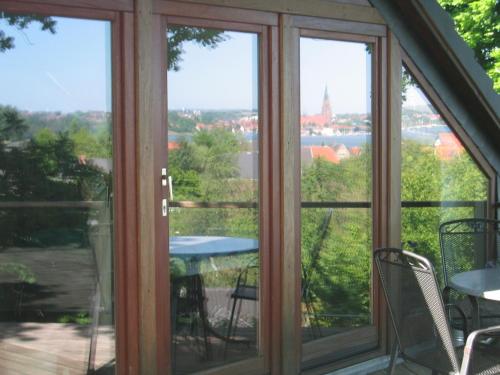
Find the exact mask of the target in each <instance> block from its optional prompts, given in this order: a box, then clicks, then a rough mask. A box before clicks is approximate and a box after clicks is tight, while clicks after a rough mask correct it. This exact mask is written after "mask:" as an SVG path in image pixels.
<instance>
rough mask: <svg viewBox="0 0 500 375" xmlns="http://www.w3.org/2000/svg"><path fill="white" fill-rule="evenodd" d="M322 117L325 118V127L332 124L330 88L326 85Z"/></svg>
mask: <svg viewBox="0 0 500 375" xmlns="http://www.w3.org/2000/svg"><path fill="white" fill-rule="evenodd" d="M321 115H322V116H323V117H324V118H325V120H326V123H325V125H327V126H330V125H331V124H332V115H333V114H332V107H331V105H330V97H329V96H328V87H327V86H326V85H325V95H324V96H323V105H322V106H321Z"/></svg>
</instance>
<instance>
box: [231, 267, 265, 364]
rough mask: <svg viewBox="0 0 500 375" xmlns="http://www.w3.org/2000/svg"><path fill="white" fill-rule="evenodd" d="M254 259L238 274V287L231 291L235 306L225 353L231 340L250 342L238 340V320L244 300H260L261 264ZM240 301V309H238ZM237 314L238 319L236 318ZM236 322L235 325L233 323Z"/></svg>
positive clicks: (232, 309) (232, 311) (232, 310)
mask: <svg viewBox="0 0 500 375" xmlns="http://www.w3.org/2000/svg"><path fill="white" fill-rule="evenodd" d="M255 263H256V262H255V261H252V262H251V264H250V265H249V266H247V267H246V268H245V269H243V270H242V271H241V272H240V274H239V275H238V280H237V281H236V287H235V288H234V291H233V292H232V293H231V299H232V300H233V306H232V308H231V315H230V318H229V322H228V326H227V334H226V346H225V349H224V355H225V354H226V352H227V345H228V344H229V343H230V342H245V343H249V341H248V340H236V339H235V338H234V337H235V336H236V329H237V328H238V321H239V319H240V313H241V306H242V304H243V301H254V302H256V301H258V300H259V287H258V282H259V266H258V265H257V264H255ZM238 302H239V307H238V311H236V308H237V305H238ZM235 314H236V320H235ZM233 323H234V325H233Z"/></svg>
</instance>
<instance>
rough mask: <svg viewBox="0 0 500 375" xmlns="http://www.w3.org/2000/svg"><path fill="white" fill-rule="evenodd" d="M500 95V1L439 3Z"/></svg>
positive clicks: (451, 1)
mask: <svg viewBox="0 0 500 375" xmlns="http://www.w3.org/2000/svg"><path fill="white" fill-rule="evenodd" d="M438 2H439V4H441V6H442V7H443V8H444V9H445V10H446V11H447V12H448V13H449V14H450V15H451V16H452V17H453V20H454V21H455V26H456V29H457V31H458V33H459V34H460V36H461V37H462V38H463V39H464V40H465V41H466V42H467V44H468V45H469V46H470V47H471V48H472V49H473V50H474V54H475V55H476V59H477V61H478V62H479V63H480V64H481V65H482V66H483V68H484V69H485V70H486V72H487V73H488V74H489V76H490V77H491V79H492V80H493V86H494V88H495V90H496V91H497V92H498V93H500V1H499V0H438Z"/></svg>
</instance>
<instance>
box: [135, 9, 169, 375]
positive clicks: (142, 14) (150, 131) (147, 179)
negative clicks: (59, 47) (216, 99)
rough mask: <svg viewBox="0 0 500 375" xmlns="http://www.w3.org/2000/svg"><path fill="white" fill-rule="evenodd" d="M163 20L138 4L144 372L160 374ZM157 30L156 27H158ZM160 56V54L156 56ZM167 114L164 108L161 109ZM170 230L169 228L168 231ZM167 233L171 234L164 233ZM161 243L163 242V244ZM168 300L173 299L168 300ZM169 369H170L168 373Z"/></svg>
mask: <svg viewBox="0 0 500 375" xmlns="http://www.w3.org/2000/svg"><path fill="white" fill-rule="evenodd" d="M157 18H159V16H153V0H136V1H135V27H136V34H135V35H136V55H135V61H136V106H137V108H136V111H137V124H136V134H137V181H138V196H139V199H138V202H139V217H138V224H139V228H138V234H139V241H138V248H139V249H138V252H139V256H138V261H139V355H140V358H139V360H140V373H141V374H143V375H150V374H151V375H156V374H158V373H159V370H160V369H159V368H158V367H159V366H158V363H159V362H158V355H159V340H160V339H162V337H161V333H159V332H158V328H159V327H158V321H157V305H158V304H159V303H161V301H158V295H159V294H158V293H157V276H158V275H157V268H156V267H157V264H156V262H157V259H156V258H157V251H158V250H161V249H159V247H160V243H159V242H158V238H159V236H160V235H161V233H158V219H159V216H158V215H159V210H160V207H159V195H160V193H161V192H160V184H159V179H158V178H157V176H159V171H158V170H157V168H158V162H159V161H158V155H156V154H155V153H156V152H158V150H157V145H156V144H155V143H156V141H158V135H159V133H161V126H162V125H163V124H161V123H158V122H159V117H158V111H159V109H158V106H159V103H160V102H161V99H160V98H158V92H159V90H160V92H161V87H158V86H159V85H160V84H161V83H160V82H158V81H156V80H155V78H156V77H155V69H157V68H158V67H157V66H155V63H156V64H157V60H156V58H155V56H156V55H157V51H155V47H157V46H155V44H154V41H155V38H158V37H161V36H162V35H161V34H160V35H155V33H157V32H159V30H157V28H158V27H157V25H156V24H157V23H158V20H157ZM155 26H156V27H155ZM155 52H156V53H155ZM160 111H161V108H160ZM164 231H167V227H165V228H164ZM163 235H165V232H164V233H163ZM160 242H161V241H160ZM165 298H167V296H166V297H165ZM167 371H168V370H167Z"/></svg>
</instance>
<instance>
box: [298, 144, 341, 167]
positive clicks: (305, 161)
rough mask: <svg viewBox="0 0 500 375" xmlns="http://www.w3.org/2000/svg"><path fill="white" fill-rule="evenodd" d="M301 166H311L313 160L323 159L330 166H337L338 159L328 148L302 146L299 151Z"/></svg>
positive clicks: (331, 149)
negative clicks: (330, 164)
mask: <svg viewBox="0 0 500 375" xmlns="http://www.w3.org/2000/svg"><path fill="white" fill-rule="evenodd" d="M300 156H301V161H302V165H304V166H308V165H311V164H312V162H313V160H314V159H323V160H325V161H328V162H330V163H332V164H339V163H340V158H339V156H338V155H337V153H336V152H335V151H334V150H333V148H331V147H329V146H304V147H302V148H301V150H300Z"/></svg>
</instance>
